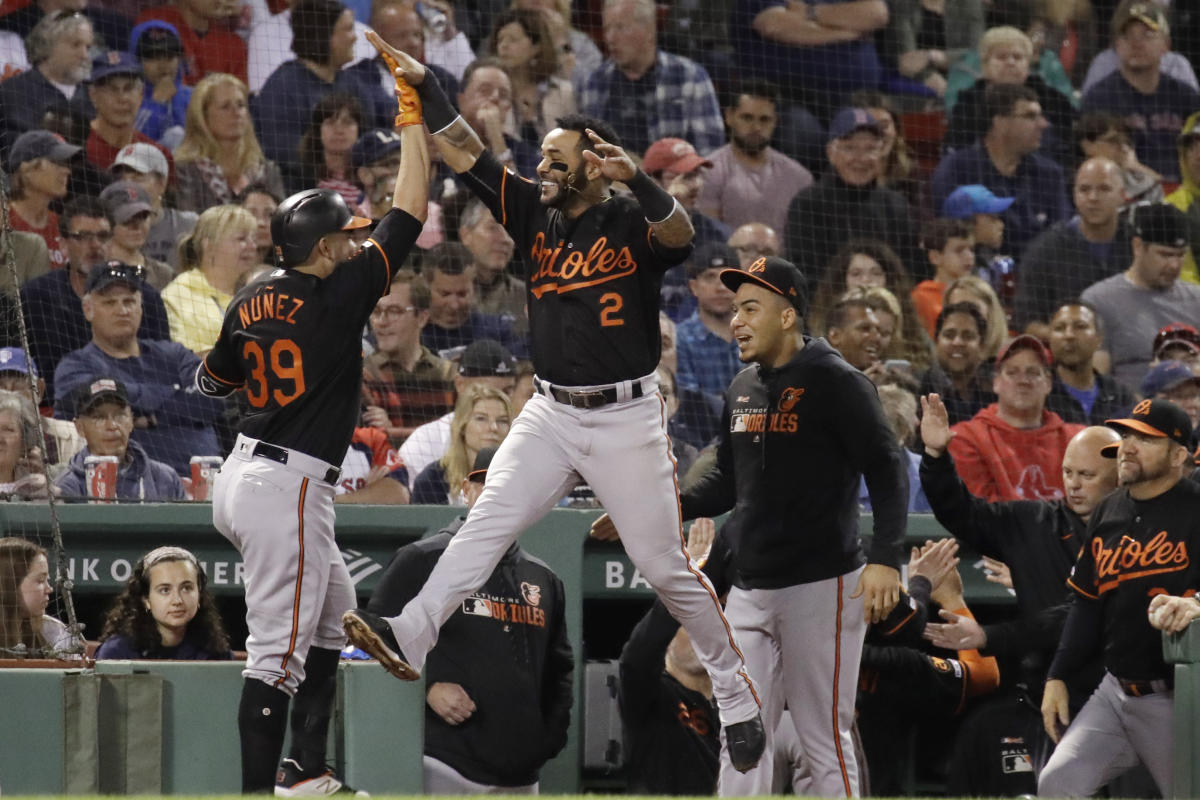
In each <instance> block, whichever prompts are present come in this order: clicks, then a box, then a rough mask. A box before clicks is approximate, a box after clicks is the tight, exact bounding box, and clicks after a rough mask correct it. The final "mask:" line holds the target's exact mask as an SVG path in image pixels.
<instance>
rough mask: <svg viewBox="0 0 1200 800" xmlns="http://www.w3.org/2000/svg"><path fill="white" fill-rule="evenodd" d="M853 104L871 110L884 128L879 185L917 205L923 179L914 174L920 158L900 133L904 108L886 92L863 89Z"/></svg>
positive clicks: (852, 97) (853, 99)
mask: <svg viewBox="0 0 1200 800" xmlns="http://www.w3.org/2000/svg"><path fill="white" fill-rule="evenodd" d="M850 105H852V106H854V107H856V108H865V109H866V110H867V111H870V112H871V116H873V117H874V118H875V119H876V120H877V121H878V122H879V126H880V128H882V129H883V169H882V170H881V171H880V173H879V185H880V186H885V187H887V188H889V189H895V190H896V191H897V192H900V193H901V194H902V195H904V197H905V199H907V200H908V202H909V203H910V204H911V205H912V207H913V208H919V207H920V204H921V182H920V181H919V180H918V179H917V176H915V175H914V174H913V170H914V169H915V168H916V162H915V161H914V160H913V156H912V152H911V151H909V149H908V143H907V142H906V141H904V135H903V134H902V133H900V110H899V109H898V108H897V107H896V103H895V101H893V100H892V98H890V97H888V96H887V95H885V94H884V93H883V92H880V91H876V90H874V89H862V90H860V91H857V92H855V93H854V94H853V95H851V96H850Z"/></svg>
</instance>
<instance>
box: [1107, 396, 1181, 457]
mask: <svg viewBox="0 0 1200 800" xmlns="http://www.w3.org/2000/svg"><path fill="white" fill-rule="evenodd" d="M1104 424H1105V425H1107V426H1108V427H1110V428H1112V429H1113V430H1115V431H1116V432H1117V433H1121V432H1122V431H1126V430H1130V431H1137V432H1138V433H1144V434H1145V435H1147V436H1154V437H1156V438H1166V439H1170V440H1171V441H1173V442H1175V443H1176V444H1181V445H1183V446H1184V447H1187V446H1188V445H1189V444H1190V443H1191V434H1192V421H1191V419H1189V418H1188V415H1187V412H1186V411H1184V410H1183V409H1182V408H1180V407H1179V406H1177V405H1175V404H1174V403H1172V402H1171V401H1170V400H1143V401H1142V402H1140V403H1138V404H1137V405H1136V406H1134V407H1133V411H1132V412H1131V413H1130V414H1129V416H1128V417H1127V418H1125V419H1106V420H1104ZM1100 452H1101V453H1103V454H1104V455H1105V456H1107V457H1108V458H1116V457H1117V448H1115V447H1113V446H1111V445H1109V446H1108V447H1105V448H1103V449H1102V450H1101V451H1100Z"/></svg>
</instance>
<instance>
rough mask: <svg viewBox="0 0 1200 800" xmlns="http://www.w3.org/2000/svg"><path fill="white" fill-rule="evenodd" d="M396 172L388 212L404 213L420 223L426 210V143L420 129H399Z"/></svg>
mask: <svg viewBox="0 0 1200 800" xmlns="http://www.w3.org/2000/svg"><path fill="white" fill-rule="evenodd" d="M400 140H401V144H400V168H399V169H398V170H397V171H396V189H395V191H394V192H393V193H392V208H398V209H400V210H401V211H407V212H408V213H409V214H412V215H413V216H414V217H416V218H417V220H419V221H421V222H424V221H425V217H426V215H427V212H428V210H429V143H428V142H427V141H426V140H425V129H424V128H422V127H421V126H420V125H406V126H405V127H403V128H401V129H400Z"/></svg>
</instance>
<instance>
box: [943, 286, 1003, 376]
mask: <svg viewBox="0 0 1200 800" xmlns="http://www.w3.org/2000/svg"><path fill="white" fill-rule="evenodd" d="M954 303H972V304H973V305H974V306H975V307H976V308H978V309H979V313H980V314H982V315H983V318H984V319H985V320H987V330H985V331H984V333H983V357H984V358H985V359H986V360H988V361H991V360H992V359H993V358H995V357H996V354H997V353H999V352H1000V348H1001V347H1002V346H1003V345H1004V343H1005V342H1007V341H1008V339H1009V335H1008V319H1007V318H1006V316H1005V313H1004V306H1002V305H1000V298H999V297H997V296H996V290H995V289H993V288H992V287H991V284H989V283H988V282H987V281H985V280H983V279H982V278H979V277H977V276H975V275H964V276H963V277H961V278H959V279H958V280H955V281H951V282H950V285H949V286H947V287H946V295H945V300H944V304H945V305H952V304H954Z"/></svg>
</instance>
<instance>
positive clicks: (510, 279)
mask: <svg viewBox="0 0 1200 800" xmlns="http://www.w3.org/2000/svg"><path fill="white" fill-rule="evenodd" d="M458 238H459V241H461V242H462V243H463V246H464V247H466V248H467V249H468V250H470V251H471V257H472V262H471V263H472V266H473V268H474V273H475V276H474V280H475V287H474V288H475V299H476V308H478V309H479V310H480V311H482V312H483V313H485V314H498V315H499V316H500V317H501V318H502V319H505V320H507V321H508V322H509V324H511V325H512V326H513V329H514V330H515V331H517V332H518V333H520V334H521V335H525V333H526V332H527V331H528V330H529V318H528V314H527V313H526V310H525V283H524V281H522V280H520V279H518V278H517V277H516V276H514V275H513V274H512V272H510V271H509V267H510V264H511V262H512V260H513V251H514V249H515V248H516V245H515V244H513V240H512V237H511V236H509V235H508V231H506V230H504V226H503V225H501V224H500V223H499V222H497V221H496V218H495V217H493V216H492V214H491V212H490V211H488V210H487V206H485V205H484V204H483V203H481V202H479V201H478V200H471V201H470V202H469V203H467V207H466V208H465V209H463V212H462V214H461V215H460V216H459V218H458Z"/></svg>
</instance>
